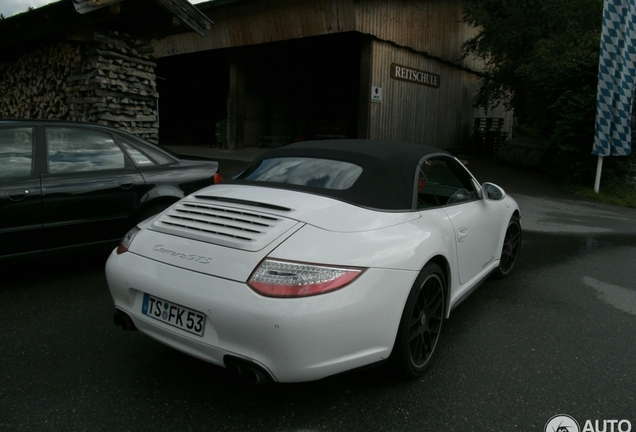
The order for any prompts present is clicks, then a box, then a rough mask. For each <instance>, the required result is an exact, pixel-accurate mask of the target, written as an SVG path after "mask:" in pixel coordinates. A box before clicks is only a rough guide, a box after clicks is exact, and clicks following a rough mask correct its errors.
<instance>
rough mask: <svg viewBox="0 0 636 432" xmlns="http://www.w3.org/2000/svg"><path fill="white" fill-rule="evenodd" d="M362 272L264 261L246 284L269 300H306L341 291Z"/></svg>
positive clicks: (361, 270)
mask: <svg viewBox="0 0 636 432" xmlns="http://www.w3.org/2000/svg"><path fill="white" fill-rule="evenodd" d="M363 271H364V270H363V269H358V268H344V267H331V266H320V265H313V264H302V263H295V262H289V261H278V260H270V259H266V260H264V261H263V262H261V264H260V265H259V266H258V268H257V269H256V270H254V273H252V276H251V277H250V279H249V281H248V285H249V286H250V287H251V288H252V289H253V290H254V291H256V292H257V293H259V294H262V295H264V296H268V297H306V296H312V295H317V294H324V293H327V292H331V291H335V290H337V289H340V288H342V287H344V286H346V285H347V284H349V283H351V282H353V280H355V279H356V278H357V277H358V276H360V275H361V274H362V272H363Z"/></svg>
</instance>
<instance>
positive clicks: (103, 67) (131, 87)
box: [66, 32, 159, 142]
mask: <svg viewBox="0 0 636 432" xmlns="http://www.w3.org/2000/svg"><path fill="white" fill-rule="evenodd" d="M93 40H94V42H96V44H95V45H93V46H91V47H90V48H89V49H88V50H87V51H86V53H85V57H86V58H85V61H84V62H83V64H82V67H81V69H80V71H79V73H78V74H76V75H73V76H69V77H68V78H67V79H66V83H67V87H66V94H67V96H68V97H67V99H66V102H67V104H68V106H69V109H70V116H71V119H72V120H77V121H86V122H91V123H97V124H103V125H107V126H112V127H116V128H119V129H123V130H126V131H128V132H130V133H132V134H134V135H137V136H139V137H141V138H145V139H147V140H149V141H152V142H158V141H159V123H158V121H157V99H158V97H159V95H158V93H157V87H156V76H155V67H156V62H154V61H153V60H152V59H151V57H150V56H149V54H151V53H152V51H153V48H152V46H151V45H150V43H149V42H148V41H145V40H141V39H135V38H131V37H129V36H127V35H123V34H120V33H118V32H112V33H110V34H108V35H105V34H100V33H95V34H94V35H93Z"/></svg>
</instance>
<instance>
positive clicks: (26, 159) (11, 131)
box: [0, 127, 34, 179]
mask: <svg viewBox="0 0 636 432" xmlns="http://www.w3.org/2000/svg"><path fill="white" fill-rule="evenodd" d="M33 136H34V133H33V129H32V128H28V127H26V128H25V127H7V128H0V179H8V178H17V177H25V176H29V175H31V173H32V172H33Z"/></svg>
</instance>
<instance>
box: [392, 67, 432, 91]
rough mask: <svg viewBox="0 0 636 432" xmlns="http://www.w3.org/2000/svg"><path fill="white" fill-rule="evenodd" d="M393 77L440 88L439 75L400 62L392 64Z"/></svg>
mask: <svg viewBox="0 0 636 432" xmlns="http://www.w3.org/2000/svg"><path fill="white" fill-rule="evenodd" d="M391 78H393V79H396V80H400V81H407V82H411V83H415V84H421V85H425V86H428V87H434V88H439V81H440V79H439V75H437V74H434V73H431V72H426V71H423V70H418V69H413V68H410V67H406V66H402V65H399V64H395V63H392V64H391Z"/></svg>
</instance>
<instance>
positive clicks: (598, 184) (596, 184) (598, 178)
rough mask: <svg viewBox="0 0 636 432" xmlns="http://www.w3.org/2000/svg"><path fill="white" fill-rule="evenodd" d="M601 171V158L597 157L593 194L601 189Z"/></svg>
mask: <svg viewBox="0 0 636 432" xmlns="http://www.w3.org/2000/svg"><path fill="white" fill-rule="evenodd" d="M601 171H603V156H601V155H598V161H597V162H596V180H594V192H596V193H598V191H599V188H600V187H601Z"/></svg>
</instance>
